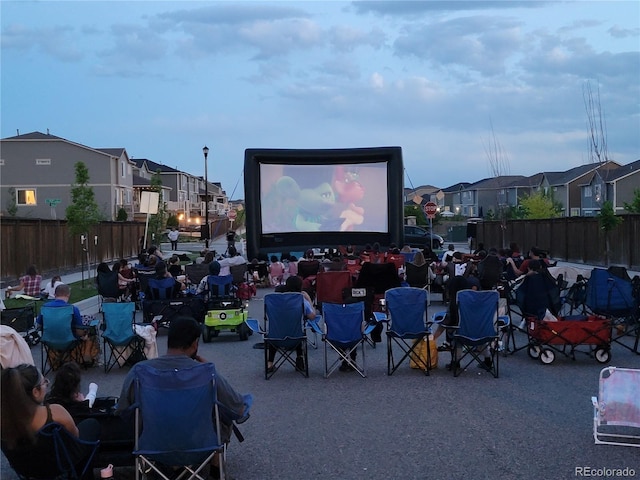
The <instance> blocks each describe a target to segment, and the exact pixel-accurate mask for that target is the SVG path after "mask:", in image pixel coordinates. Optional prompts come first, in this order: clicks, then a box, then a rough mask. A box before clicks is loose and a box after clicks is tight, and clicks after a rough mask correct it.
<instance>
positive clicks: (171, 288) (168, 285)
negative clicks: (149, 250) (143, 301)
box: [145, 262, 186, 300]
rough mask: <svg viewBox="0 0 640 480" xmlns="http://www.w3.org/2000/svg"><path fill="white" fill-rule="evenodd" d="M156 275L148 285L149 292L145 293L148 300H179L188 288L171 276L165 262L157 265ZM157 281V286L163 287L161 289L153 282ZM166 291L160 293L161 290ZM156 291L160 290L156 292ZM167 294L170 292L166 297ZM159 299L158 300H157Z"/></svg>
mask: <svg viewBox="0 0 640 480" xmlns="http://www.w3.org/2000/svg"><path fill="white" fill-rule="evenodd" d="M155 268H156V274H155V276H154V277H153V279H150V280H149V285H147V290H146V291H145V296H146V298H150V299H152V300H163V299H165V298H178V297H179V296H180V292H181V291H182V290H184V289H185V288H186V287H185V285H184V283H182V282H179V281H177V280H176V279H175V278H173V277H172V276H171V274H170V273H169V272H168V271H167V264H166V263H164V262H158V263H157V264H156V267H155ZM151 280H155V281H156V282H155V283H156V284H159V285H161V286H160V287H155V288H154V286H153V283H154V282H153V281H151ZM160 289H161V290H164V292H160V291H159V290H160ZM156 290H158V291H157V292H156ZM166 292H169V293H168V294H166V295H165V293H166ZM156 297H158V298H156Z"/></svg>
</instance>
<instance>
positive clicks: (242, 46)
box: [0, 0, 640, 199]
mask: <svg viewBox="0 0 640 480" xmlns="http://www.w3.org/2000/svg"><path fill="white" fill-rule="evenodd" d="M0 18H1V29H2V49H1V75H2V76H1V82H2V83H1V98H0V102H1V111H0V113H1V118H0V120H1V136H2V138H6V137H10V136H14V135H16V134H17V131H18V130H19V132H20V133H29V132H32V131H40V132H43V133H46V131H47V129H49V132H50V133H51V134H53V135H56V136H59V137H63V138H66V139H68V140H71V141H73V142H77V143H80V144H83V145H88V146H91V147H96V148H116V147H124V148H126V150H127V152H128V153H129V155H130V156H131V157H133V158H148V159H151V160H153V161H155V162H158V163H163V164H166V165H169V166H172V167H176V168H178V169H180V170H184V171H186V172H189V173H191V174H193V175H204V159H203V155H202V147H203V146H204V145H205V144H206V145H207V146H208V147H209V148H210V153H209V168H208V174H209V180H210V181H216V182H221V183H222V186H223V188H224V189H225V190H226V191H227V194H228V195H229V196H231V198H233V199H237V198H243V196H244V193H243V178H242V173H243V162H244V151H245V149H246V148H349V147H378V146H400V147H402V150H403V157H404V167H405V177H404V178H405V186H407V187H410V186H412V185H413V186H418V185H423V184H431V185H434V186H438V187H442V188H445V187H448V186H450V185H452V184H454V183H457V182H460V181H469V182H474V181H477V180H480V179H482V178H486V177H491V176H493V172H492V169H491V166H490V162H489V159H488V155H487V153H486V150H487V147H488V146H489V144H490V143H491V142H492V139H493V138H494V137H493V135H495V139H497V141H498V142H499V143H500V145H501V147H502V149H503V151H504V154H505V158H506V159H507V168H506V170H505V171H504V172H503V173H508V174H511V175H532V174H534V173H537V172H542V171H563V170H567V169H569V168H572V167H575V166H578V165H581V164H584V163H588V162H589V161H590V159H589V148H588V143H587V133H588V131H587V114H586V111H585V102H584V98H583V89H584V86H585V85H587V84H589V85H590V86H591V88H592V90H593V91H594V92H595V93H596V94H597V92H598V91H599V96H600V104H601V107H602V111H603V112H604V118H605V120H606V128H607V139H608V150H609V156H610V158H611V159H612V160H615V161H617V162H619V163H621V164H626V163H629V162H632V161H635V160H638V159H639V158H640V2H638V1H637V0H631V1H565V2H536V1H389V2H387V1H374V2H342V1H285V2H273V1H257V2H245V1H217V2H188V1H185V2H182V1H181V2H177V1H137V2H131V1H109V2H104V1H68V2H59V1H39V2H30V1H2V2H1V3H0ZM492 128H493V132H494V133H493V134H492ZM236 185H237V188H236Z"/></svg>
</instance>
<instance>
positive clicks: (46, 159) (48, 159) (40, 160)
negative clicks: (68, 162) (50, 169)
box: [36, 158, 51, 165]
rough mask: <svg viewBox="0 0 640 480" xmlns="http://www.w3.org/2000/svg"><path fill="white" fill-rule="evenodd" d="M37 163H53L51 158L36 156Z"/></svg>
mask: <svg viewBox="0 0 640 480" xmlns="http://www.w3.org/2000/svg"><path fill="white" fill-rule="evenodd" d="M36 165H51V159H50V158H36Z"/></svg>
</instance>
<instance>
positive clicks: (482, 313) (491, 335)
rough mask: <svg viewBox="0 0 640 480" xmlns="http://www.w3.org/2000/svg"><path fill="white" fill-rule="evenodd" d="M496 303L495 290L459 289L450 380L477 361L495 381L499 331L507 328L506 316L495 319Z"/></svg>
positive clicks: (497, 372) (496, 312)
mask: <svg viewBox="0 0 640 480" xmlns="http://www.w3.org/2000/svg"><path fill="white" fill-rule="evenodd" d="M499 302H500V294H499V293H498V291H497V290H480V291H478V290H460V291H459V292H458V293H457V303H458V317H459V318H458V320H459V323H458V328H457V329H456V330H455V331H454V333H453V335H452V344H451V347H452V350H453V355H452V360H451V369H452V370H453V375H454V377H457V376H458V375H459V374H460V372H461V371H462V370H464V369H466V368H467V367H468V366H469V365H470V364H472V363H474V362H477V363H478V365H479V366H480V367H482V368H484V369H485V370H487V371H488V372H489V373H491V374H492V375H493V376H494V377H495V378H498V376H499V373H500V371H499V360H500V355H498V352H499V350H500V349H499V342H500V329H501V328H503V327H504V326H507V325H509V317H508V316H498V307H499ZM481 355H482V358H481ZM467 356H469V357H471V358H470V359H469V361H468V362H467V363H466V364H465V365H464V366H463V365H462V361H463V360H464V359H465V357H467Z"/></svg>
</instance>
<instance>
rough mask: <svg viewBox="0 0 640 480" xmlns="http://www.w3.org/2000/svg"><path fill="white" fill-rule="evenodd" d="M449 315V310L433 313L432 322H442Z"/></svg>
mask: <svg viewBox="0 0 640 480" xmlns="http://www.w3.org/2000/svg"><path fill="white" fill-rule="evenodd" d="M446 316H447V312H436V313H434V314H433V315H431V323H442V321H443V320H444V319H445V317H446Z"/></svg>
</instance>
